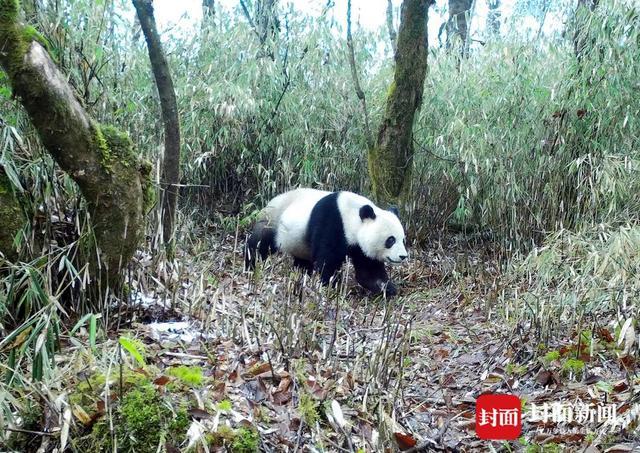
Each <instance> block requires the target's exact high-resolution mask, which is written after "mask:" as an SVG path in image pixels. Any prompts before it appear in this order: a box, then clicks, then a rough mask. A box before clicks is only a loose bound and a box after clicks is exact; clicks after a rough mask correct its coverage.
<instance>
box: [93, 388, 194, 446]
mask: <svg viewBox="0 0 640 453" xmlns="http://www.w3.org/2000/svg"><path fill="white" fill-rule="evenodd" d="M117 419H118V420H119V423H118V424H117V425H116V427H115V431H116V432H115V436H116V440H117V444H118V450H119V451H136V452H141V453H146V452H149V453H152V452H155V451H157V448H158V445H160V444H161V443H164V441H165V440H171V441H174V442H176V443H179V440H180V439H183V438H184V437H186V431H187V428H188V426H189V417H188V415H187V412H186V410H185V409H184V408H180V409H179V410H178V411H177V412H175V413H174V412H173V411H172V410H171V409H170V407H169V406H168V405H167V404H166V402H165V401H163V399H162V398H161V397H160V394H159V393H158V392H157V391H156V389H155V388H154V386H153V385H152V384H146V385H143V386H140V387H138V388H135V389H133V390H132V391H130V392H129V393H127V394H126V395H125V396H124V398H122V400H121V402H120V405H119V406H118V407H117ZM88 444H89V445H90V446H91V447H92V448H93V449H95V451H110V450H112V449H113V444H112V437H111V433H110V432H109V425H108V422H107V421H105V420H100V421H99V422H98V423H96V424H95V425H94V427H93V430H92V434H91V439H90V441H89V442H88Z"/></svg>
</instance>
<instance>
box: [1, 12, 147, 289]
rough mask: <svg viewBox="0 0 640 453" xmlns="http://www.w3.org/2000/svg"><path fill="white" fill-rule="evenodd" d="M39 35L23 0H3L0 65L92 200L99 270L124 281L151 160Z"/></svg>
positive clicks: (113, 282) (139, 230) (112, 280)
mask: <svg viewBox="0 0 640 453" xmlns="http://www.w3.org/2000/svg"><path fill="white" fill-rule="evenodd" d="M38 40H39V37H38V34H37V33H35V32H34V30H33V28H31V27H26V26H24V25H23V24H22V23H20V20H19V6H18V1H17V0H0V49H2V51H0V66H2V68H3V69H4V71H5V72H6V74H7V76H8V78H9V82H10V84H11V87H12V89H13V93H14V95H15V96H16V97H17V98H18V99H20V102H21V103H22V105H23V106H24V108H25V110H26V111H27V113H28V115H29V117H30V119H31V121H32V123H33V125H34V126H35V128H36V130H37V131H38V133H39V135H40V138H41V139H42V143H43V144H44V146H45V147H46V149H47V150H48V151H49V152H50V153H51V156H52V157H53V158H54V160H55V161H56V162H57V163H58V165H59V166H60V168H62V169H63V170H64V171H65V172H66V173H67V174H68V175H69V176H70V177H71V178H73V180H74V181H75V182H76V183H77V184H78V187H79V188H80V191H81V192H82V195H83V196H84V198H85V199H86V201H87V204H88V207H89V213H90V215H91V223H92V226H93V231H94V234H95V239H96V244H97V247H98V254H97V256H98V257H99V261H100V262H99V263H97V262H95V263H93V264H94V266H93V267H92V269H93V271H94V275H96V274H98V275H100V276H105V277H106V283H108V284H109V285H110V286H111V287H112V288H113V287H117V286H118V285H119V283H120V282H121V273H120V270H121V269H122V268H123V266H126V265H127V263H128V262H129V260H130V259H131V257H132V256H133V253H134V251H135V250H136V248H137V246H138V245H139V242H140V240H141V238H142V235H143V233H144V214H145V208H146V207H147V206H148V204H149V201H150V197H149V196H148V195H147V194H149V193H150V190H149V189H150V187H151V184H150V172H151V165H150V164H149V163H148V162H145V161H142V160H141V159H140V158H139V156H138V155H137V154H136V153H134V150H133V145H132V143H131V140H130V139H129V137H128V136H127V135H126V134H123V133H122V132H120V131H118V130H117V129H115V128H113V127H109V126H104V125H101V124H98V123H97V122H96V121H94V120H93V118H91V117H90V116H89V114H88V113H87V111H86V110H85V109H84V107H83V106H82V105H81V104H80V102H79V101H78V98H77V96H76V95H75V93H74V92H73V90H72V88H71V87H70V86H69V83H68V82H67V77H66V76H65V75H64V74H62V72H60V70H59V69H58V68H57V67H56V65H55V64H54V62H53V60H52V59H51V57H50V56H49V54H48V53H47V51H46V50H45V48H44V47H43V46H42V45H41V44H40V43H39V41H38ZM5 222H6V219H0V224H1V225H4V224H5ZM101 283H105V282H104V280H101Z"/></svg>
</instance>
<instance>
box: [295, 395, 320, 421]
mask: <svg viewBox="0 0 640 453" xmlns="http://www.w3.org/2000/svg"><path fill="white" fill-rule="evenodd" d="M298 412H299V413H300V416H301V417H302V419H303V420H304V422H305V423H306V424H307V425H309V426H315V425H316V423H318V421H319V420H320V415H319V413H318V403H317V401H315V400H314V399H313V398H312V397H311V396H310V395H309V394H308V393H303V394H302V395H300V401H299V402H298Z"/></svg>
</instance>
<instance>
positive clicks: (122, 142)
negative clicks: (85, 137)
mask: <svg viewBox="0 0 640 453" xmlns="http://www.w3.org/2000/svg"><path fill="white" fill-rule="evenodd" d="M93 127H94V131H95V132H94V135H95V139H94V140H95V144H96V147H97V148H98V149H99V150H100V154H101V157H102V166H103V167H104V169H105V170H107V172H109V173H111V172H112V171H113V166H114V164H116V163H119V164H121V165H123V166H124V167H126V168H131V167H133V166H134V165H135V164H136V163H137V156H136V154H135V153H134V151H133V143H132V142H131V139H130V138H129V135H127V134H126V133H125V132H122V131H120V130H119V129H117V128H115V127H113V126H109V125H104V124H103V125H100V124H94V126H93Z"/></svg>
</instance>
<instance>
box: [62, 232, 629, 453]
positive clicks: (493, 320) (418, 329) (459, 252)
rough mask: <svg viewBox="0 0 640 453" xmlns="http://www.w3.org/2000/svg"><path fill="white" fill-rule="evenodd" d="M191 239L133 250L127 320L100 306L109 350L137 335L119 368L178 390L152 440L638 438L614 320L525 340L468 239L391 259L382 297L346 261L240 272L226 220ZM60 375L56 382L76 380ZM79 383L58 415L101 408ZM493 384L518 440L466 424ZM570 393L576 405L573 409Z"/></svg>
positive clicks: (447, 447) (579, 445)
mask: <svg viewBox="0 0 640 453" xmlns="http://www.w3.org/2000/svg"><path fill="white" fill-rule="evenodd" d="M206 236H207V235H206V234H204V235H200V237H194V238H193V241H192V242H190V243H188V244H187V245H184V246H183V248H182V250H181V257H180V258H179V260H178V261H177V264H175V265H172V266H169V265H167V263H166V262H162V263H158V262H157V261H154V260H152V259H151V258H150V257H148V256H145V255H143V254H140V255H139V256H138V257H137V259H138V264H137V266H136V269H137V271H136V272H134V274H133V275H132V277H131V285H132V294H133V295H135V297H134V301H133V302H132V307H131V310H132V313H133V316H132V318H133V321H132V322H130V323H128V324H123V323H120V325H117V322H116V321H115V320H114V321H113V322H112V323H111V326H110V327H109V334H108V338H107V339H106V340H105V343H104V344H103V350H105V351H108V350H111V351H113V350H115V348H116V347H117V344H118V337H121V336H123V335H124V336H127V337H130V338H136V339H137V340H139V341H140V342H141V343H143V344H144V346H141V347H140V348H141V349H142V350H143V351H144V352H143V355H144V359H143V360H144V362H145V366H144V367H139V366H138V365H139V364H136V360H134V359H132V358H131V357H128V358H126V357H125V363H124V366H126V367H128V368H129V370H132V372H133V373H140V374H143V375H144V376H146V377H147V378H148V379H149V380H151V381H152V382H153V384H154V386H155V387H156V389H157V390H160V391H161V393H163V394H171V393H180V392H181V394H182V396H181V398H180V401H181V403H180V404H182V405H184V404H185V401H186V402H187V403H186V405H187V406H188V414H189V428H188V430H187V429H185V434H184V436H183V437H181V436H177V437H174V438H173V439H170V440H168V441H167V444H166V448H167V449H168V450H169V451H177V450H176V448H177V449H181V450H182V451H184V449H185V448H186V447H188V446H191V447H193V448H195V449H196V450H197V451H218V450H220V451H225V449H228V450H231V451H234V450H235V451H243V448H244V447H242V446H241V445H240V444H238V443H237V441H238V439H237V433H238V432H239V431H238V430H240V429H242V428H243V427H244V428H248V429H251V430H254V432H255V430H257V432H258V433H259V434H260V436H259V439H258V440H257V442H258V444H259V447H260V449H261V450H262V451H381V450H387V451H394V450H396V449H397V448H399V449H400V450H404V451H431V450H444V451H491V450H494V451H529V452H536V451H565V450H575V451H588V452H598V451H610V452H613V451H634V448H638V443H637V442H638V440H637V437H634V435H633V434H632V432H633V430H634V429H637V416H638V415H637V412H638V411H637V409H638V407H639V406H637V403H638V402H639V401H640V400H639V399H638V397H637V396H636V392H637V386H638V384H640V380H639V379H638V375H637V374H636V373H635V363H634V361H633V360H632V359H626V360H620V359H619V358H618V357H617V356H616V353H615V352H614V351H613V348H607V346H606V345H610V344H612V343H614V342H616V339H615V338H614V336H615V333H614V332H611V331H610V330H609V329H608V328H607V327H600V328H598V329H596V331H595V332H594V334H593V338H592V339H591V340H589V341H586V340H584V339H583V338H582V336H581V334H579V333H577V332H571V331H567V332H566V334H565V335H563V336H562V337H558V336H557V335H556V336H555V337H554V338H553V339H549V340H542V339H541V336H543V334H544V333H543V332H539V331H537V329H538V328H537V327H536V326H533V325H531V323H528V322H526V321H524V320H521V321H518V320H508V321H507V314H505V313H504V312H503V310H502V308H501V306H500V298H499V297H498V295H499V294H500V291H501V285H502V283H501V282H502V276H501V274H500V266H498V264H497V262H496V261H495V260H493V259H492V258H491V256H490V255H488V254H487V253H486V252H484V250H485V249H484V247H482V246H477V247H471V248H470V246H469V244H468V243H466V242H464V241H462V240H460V239H456V238H454V239H451V240H449V241H447V242H441V241H440V242H434V243H433V244H432V245H431V246H430V247H429V248H428V249H427V250H423V251H413V252H412V257H411V259H410V260H409V262H408V263H407V264H405V265H402V266H400V267H398V268H394V270H393V271H392V274H393V277H394V278H395V280H396V282H397V283H398V287H399V288H400V291H401V294H400V297H398V298H395V299H392V300H390V301H387V300H380V299H374V298H372V297H369V296H368V295H366V294H365V293H364V292H363V290H361V289H360V288H359V287H357V285H355V283H354V282H353V280H352V277H351V276H352V269H347V272H345V273H344V280H343V282H342V283H341V284H340V285H339V287H338V288H334V289H332V288H329V289H328V288H322V287H321V286H319V285H318V282H317V281H315V280H314V279H311V278H309V277H307V276H304V275H301V274H299V273H298V272H297V271H295V270H294V269H293V268H292V266H291V263H290V260H289V259H288V258H287V257H281V256H280V257H273V258H270V259H269V260H268V261H267V262H266V263H265V264H264V265H263V266H262V267H260V268H259V269H258V271H256V273H249V272H244V271H243V269H242V252H241V250H242V240H239V239H238V235H236V236H235V237H234V236H227V237H224V238H220V237H211V238H209V239H202V237H206ZM151 275H153V277H150V276H151ZM121 315H122V314H121ZM123 318H127V317H123ZM114 319H115V315H114ZM601 325H602V326H605V325H606V323H604V322H603V323H602V324H601ZM86 334H87V333H86V331H85V330H84V329H81V330H80V333H79V335H80V336H82V335H86ZM137 340H136V341H137ZM586 343H588V344H586ZM124 356H127V354H124ZM134 356H135V354H134ZM573 357H576V359H575V360H573V361H572V359H571V358H573ZM134 358H135V357H134ZM65 360H66V359H60V361H61V362H64V361H65ZM68 360H72V359H70V358H69V359H68ZM119 360H120V366H121V367H122V366H123V363H122V360H123V359H122V358H120V359H119ZM80 367H81V366H80V365H77V366H76V368H75V369H78V368H80ZM178 367H182V368H180V369H179V368H178ZM82 368H83V370H84V371H83V372H82V373H81V375H82V376H84V377H85V378H86V376H96V375H97V374H100V373H107V371H106V369H107V368H108V369H111V370H112V369H117V367H114V366H113V363H111V365H108V364H107V365H105V361H104V360H103V361H98V363H96V362H91V361H89V362H86V363H85V364H84V365H82ZM171 370H173V371H171ZM176 370H178V371H176ZM179 370H182V371H179ZM111 373H115V372H113V371H111ZM69 376H70V377H69V379H70V381H69V382H67V383H66V384H65V385H72V384H73V381H74V380H76V382H75V383H76V384H78V383H79V382H82V381H77V379H78V378H77V376H78V374H70V375H69ZM114 376H115V377H116V378H117V373H115V374H114ZM189 376H191V377H189ZM119 379H120V387H121V388H122V379H123V378H122V375H121V376H120V377H119ZM108 380H109V379H107V381H108ZM116 380H117V379H116ZM125 380H126V379H125ZM172 383H173V384H174V385H172ZM177 384H180V385H177ZM92 391H93V392H94V394H93V397H91V398H89V403H87V399H86V398H84V397H83V398H84V400H83V403H82V410H75V409H74V412H73V413H74V415H75V419H77V420H76V423H77V424H78V425H80V426H82V424H84V425H85V427H86V428H90V427H91V426H92V425H93V424H94V423H95V422H96V420H98V419H100V418H101V417H106V416H107V415H106V413H109V411H108V410H106V409H105V401H107V399H108V397H107V399H105V398H104V397H103V396H102V393H101V392H96V391H95V389H92ZM493 392H495V393H510V394H515V395H517V396H518V397H520V399H521V400H522V435H521V436H519V438H518V439H517V440H513V441H487V440H481V439H479V438H478V437H477V435H476V432H475V425H476V423H475V404H476V399H477V398H478V396H479V395H481V394H484V393H493ZM115 393H117V389H116V390H115ZM85 396H86V395H85ZM174 400H175V398H174ZM107 404H108V402H107ZM532 405H536V406H537V407H538V408H542V407H548V410H549V417H548V420H546V422H545V421H544V420H537V421H536V420H535V419H532V417H531V415H532V414H531V410H532ZM561 405H562V407H564V408H565V409H564V411H562V410H560V409H558V407H560V406H561ZM578 405H580V406H578ZM607 405H615V413H616V414H617V417H618V418H619V419H622V418H624V417H626V423H629V426H626V428H622V427H620V426H617V427H612V426H610V425H609V424H608V420H609V419H607V418H605V417H604V413H603V414H600V413H599V412H598V411H601V409H599V407H604V406H607ZM568 406H570V407H572V408H573V409H574V412H575V413H574V414H573V416H572V417H573V421H571V420H567V419H566V418H567V417H566V414H567V409H566V407H568ZM586 406H588V407H589V408H590V410H591V411H592V415H593V420H587V419H584V418H583V419H580V418H579V417H578V413H577V412H578V411H579V410H580V407H586ZM561 413H562V414H564V415H565V420H564V421H563V420H562V419H559V418H557V417H559V416H560V415H559V414H561ZM552 415H553V416H554V417H555V418H554V417H552ZM596 415H602V416H601V417H597V416H596ZM618 422H619V423H621V421H620V420H618ZM85 432H86V430H85ZM207 433H208V434H207ZM234 433H235V434H234ZM234 435H236V439H235V440H234ZM636 435H637V434H636ZM255 440H256V439H253V440H252V439H248V440H246V441H247V442H248V444H247V445H249V446H248V447H247V450H251V448H252V445H253V444H252V442H254V441H255ZM234 442H235V443H234ZM205 445H206V447H205ZM245 447H246V445H245ZM207 449H208V450H207Z"/></svg>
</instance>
